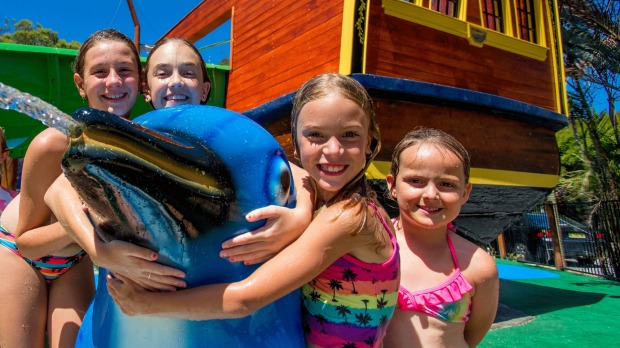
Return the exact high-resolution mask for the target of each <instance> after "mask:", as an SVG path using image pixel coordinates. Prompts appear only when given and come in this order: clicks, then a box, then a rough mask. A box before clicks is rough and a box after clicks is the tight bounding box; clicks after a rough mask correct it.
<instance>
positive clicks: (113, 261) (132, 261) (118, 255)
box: [82, 204, 187, 291]
mask: <svg viewBox="0 0 620 348" xmlns="http://www.w3.org/2000/svg"><path fill="white" fill-rule="evenodd" d="M82 210H83V211H84V213H86V214H89V211H88V207H87V206H86V204H83V205H82ZM95 238H98V237H97V236H95ZM99 246H100V249H101V251H100V252H98V253H97V257H96V259H94V260H93V261H94V262H95V263H96V264H98V265H100V266H101V267H104V268H106V269H107V270H109V271H110V272H112V273H115V274H117V275H121V276H125V277H128V278H130V279H131V280H132V281H134V282H135V283H137V284H139V285H140V286H142V287H143V288H144V289H147V290H151V291H156V290H163V291H176V290H177V288H185V287H186V286H187V284H186V283H185V281H184V280H183V278H185V273H184V272H183V271H180V270H178V269H176V268H172V267H169V266H165V265H162V264H159V263H157V262H155V261H157V253H156V252H154V251H152V250H150V249H147V248H143V247H140V246H137V245H135V244H132V243H128V242H123V241H120V240H113V241H111V242H109V243H100V244H99ZM91 257H92V255H91Z"/></svg>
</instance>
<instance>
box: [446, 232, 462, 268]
mask: <svg viewBox="0 0 620 348" xmlns="http://www.w3.org/2000/svg"><path fill="white" fill-rule="evenodd" d="M446 239H447V240H448V247H449V248H450V255H451V256H452V262H453V263H454V268H456V270H457V271H459V272H460V271H461V268H460V267H459V260H458V258H457V257H456V250H455V249H454V244H452V238H450V232H449V231H448V233H446Z"/></svg>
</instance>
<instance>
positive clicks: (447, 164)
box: [387, 144, 471, 229]
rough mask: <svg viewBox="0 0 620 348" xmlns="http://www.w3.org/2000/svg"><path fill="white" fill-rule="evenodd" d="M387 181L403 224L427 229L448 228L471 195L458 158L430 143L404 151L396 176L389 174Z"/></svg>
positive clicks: (469, 186) (469, 185)
mask: <svg viewBox="0 0 620 348" xmlns="http://www.w3.org/2000/svg"><path fill="white" fill-rule="evenodd" d="M387 181H388V186H389V187H390V193H391V194H392V196H393V197H394V198H396V200H397V202H398V207H399V209H400V216H401V220H402V221H403V223H408V224H412V225H413V226H416V227H419V228H424V229H434V228H444V227H445V226H447V225H448V223H450V222H451V221H453V220H454V219H455V218H456V217H457V216H458V215H459V213H460V211H461V206H462V205H463V204H465V202H467V199H468V198H469V193H470V192H471V183H465V173H464V169H463V163H462V162H461V161H460V160H459V158H458V157H457V156H456V155H455V154H453V153H452V152H449V151H445V150H443V149H440V148H438V147H437V146H435V145H429V144H421V145H414V146H411V147H409V148H407V149H405V150H404V151H403V152H402V153H401V155H400V168H399V172H398V175H397V177H396V178H394V177H393V176H392V175H388V177H387Z"/></svg>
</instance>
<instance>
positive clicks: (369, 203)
mask: <svg viewBox="0 0 620 348" xmlns="http://www.w3.org/2000/svg"><path fill="white" fill-rule="evenodd" d="M368 205H369V206H371V207H372V209H374V210H375V215H377V217H378V218H379V221H381V223H382V224H383V227H385V229H386V230H387V232H388V233H389V234H390V238H392V237H394V236H393V235H392V229H391V228H390V226H389V225H388V224H387V222H386V221H385V219H384V218H383V215H381V213H380V212H379V209H378V208H377V206H376V205H375V204H374V203H373V202H371V201H368Z"/></svg>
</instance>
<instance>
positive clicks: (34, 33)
mask: <svg viewBox="0 0 620 348" xmlns="http://www.w3.org/2000/svg"><path fill="white" fill-rule="evenodd" d="M11 22H13V23H14V24H13V25H11ZM0 34H2V35H0V42H6V43H17V44H23V45H33V46H46V47H58V48H70V49H78V48H79V47H80V43H79V42H77V41H71V42H67V41H66V40H62V39H58V33H57V32H55V31H53V30H51V29H49V28H44V27H43V26H42V25H41V24H39V23H37V24H33V23H32V22H31V21H30V20H28V19H22V20H20V21H19V22H16V23H15V20H8V19H5V20H4V23H3V26H2V27H0Z"/></svg>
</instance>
